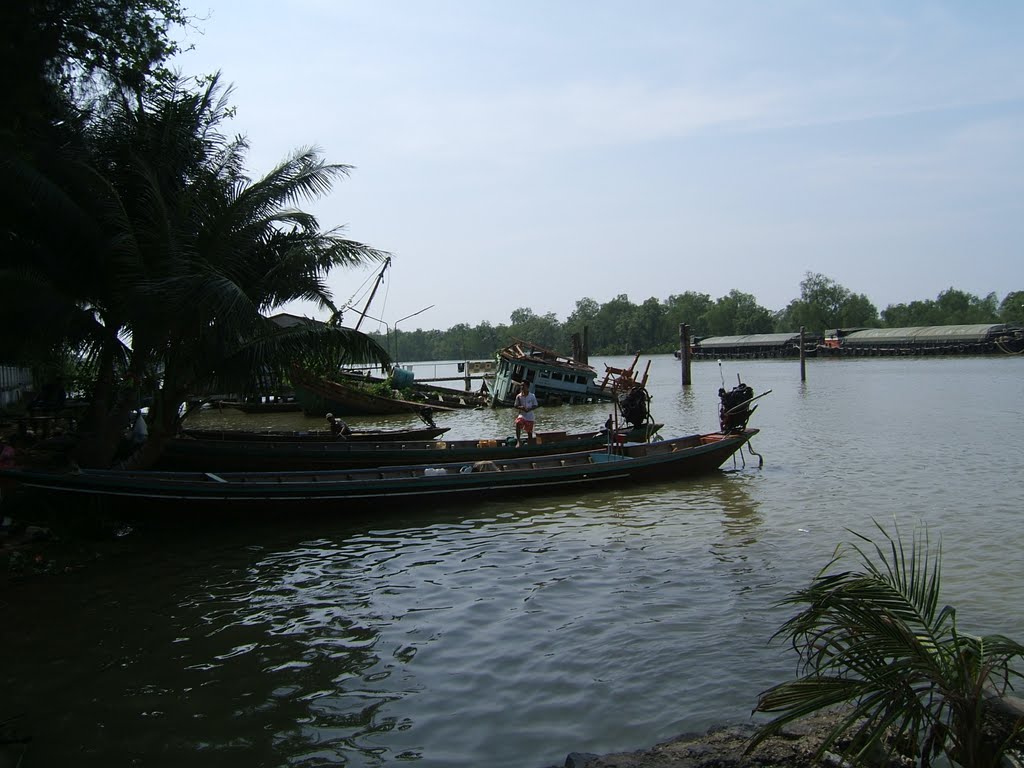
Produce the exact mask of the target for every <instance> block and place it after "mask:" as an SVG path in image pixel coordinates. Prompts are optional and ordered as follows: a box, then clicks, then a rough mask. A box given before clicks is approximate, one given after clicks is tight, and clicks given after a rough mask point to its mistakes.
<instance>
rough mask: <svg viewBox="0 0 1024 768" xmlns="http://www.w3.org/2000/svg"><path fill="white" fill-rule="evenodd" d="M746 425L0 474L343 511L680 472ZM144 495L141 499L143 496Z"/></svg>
mask: <svg viewBox="0 0 1024 768" xmlns="http://www.w3.org/2000/svg"><path fill="white" fill-rule="evenodd" d="M757 432H758V430H756V429H747V430H743V431H742V432H736V433H732V434H723V433H711V434H706V435H692V436H689V437H684V438H676V439H674V440H663V441H658V442H654V443H646V444H634V445H631V444H625V445H622V446H620V447H618V448H616V449H614V450H610V451H609V450H606V451H591V452H584V453H569V454H556V455H551V456H544V457H531V458H520V459H509V460H507V461H496V462H483V463H482V464H480V465H474V464H468V463H467V464H461V463H449V464H444V465H439V466H436V467H431V466H427V465H424V464H416V465H406V466H396V467H380V468H376V469H369V470H353V471H335V472H322V473H309V472H286V473H253V472H249V473H223V474H221V473H212V472H153V471H150V472H125V471H116V470H106V471H104V470H93V471H88V470H81V471H78V472H76V473H59V474H58V473H51V472H32V471H25V470H0V480H13V481H16V482H17V483H19V484H20V485H21V486H23V487H25V488H27V489H30V490H35V491H37V492H44V493H48V494H58V495H63V496H79V497H94V498H99V499H102V500H104V501H109V502H111V503H114V502H128V503H129V504H130V505H131V508H132V509H135V510H136V511H137V512H138V511H140V510H141V514H143V515H150V514H152V510H153V505H155V504H168V505H170V506H171V508H172V509H173V510H174V512H175V514H176V515H180V514H187V513H189V512H198V511H200V510H208V509H226V508H229V507H240V508H242V509H245V510H257V509H263V510H272V511H277V510H281V509H283V508H285V507H288V506H291V505H299V506H301V507H302V508H303V509H307V510H308V509H311V508H313V507H314V506H315V508H317V509H318V510H322V511H324V512H329V513H335V514H342V515H344V514H346V513H348V512H351V511H353V510H355V509H357V508H359V507H360V506H361V505H364V504H369V505H370V508H372V509H376V510H379V509H381V508H382V506H399V507H401V508H403V509H405V510H408V509H409V506H408V505H409V504H410V503H413V502H415V503H417V504H432V503H442V502H443V503H449V502H462V501H479V500H483V499H488V498H493V497H498V496H502V495H515V496H522V495H526V494H530V495H535V494H546V493H556V492H563V491H573V490H579V489H584V488H596V487H605V486H613V485H622V484H625V485H628V484H631V483H641V482H650V481H659V480H680V479H683V478H687V477H692V476H694V475H700V474H706V473H709V472H713V471H715V470H717V469H718V468H719V467H720V466H721V465H722V464H723V463H724V462H725V461H726V460H727V459H728V458H729V457H730V456H732V455H733V454H735V453H736V452H737V451H740V449H741V448H742V447H743V446H744V445H745V444H746V443H747V442H748V441H749V440H750V438H751V437H753V435H755V434H757ZM143 502H144V503H143Z"/></svg>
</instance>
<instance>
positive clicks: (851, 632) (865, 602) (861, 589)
mask: <svg viewBox="0 0 1024 768" xmlns="http://www.w3.org/2000/svg"><path fill="white" fill-rule="evenodd" d="M875 525H876V527H877V528H878V531H879V532H880V534H881V538H880V539H879V540H878V541H877V542H876V541H875V540H872V539H870V538H868V537H866V536H863V535H861V534H858V533H856V532H853V531H851V533H852V534H853V535H854V536H855V537H856V538H857V539H858V540H859V542H857V543H853V544H850V545H848V546H847V547H842V546H841V547H839V548H837V550H836V554H835V556H834V557H833V559H832V561H831V562H829V564H828V565H827V566H826V567H825V568H824V569H823V570H822V571H821V572H820V573H819V574H818V576H817V577H815V579H814V580H813V581H812V582H811V584H810V586H809V587H807V588H805V589H801V590H798V591H796V592H794V593H792V594H791V595H790V596H789V597H787V598H786V599H785V600H784V601H783V603H782V605H783V606H802V607H803V609H802V610H801V611H800V612H799V613H798V614H797V615H796V616H794V617H793V618H791V619H790V620H789V621H787V622H786V623H785V624H784V625H783V626H782V627H781V628H780V629H779V631H778V632H777V633H776V637H779V636H781V637H784V638H786V639H788V641H789V642H790V644H791V645H792V647H793V649H794V650H795V651H796V652H797V653H798V655H799V657H800V661H801V667H802V671H803V675H802V676H801V677H799V678H798V679H796V680H793V681H789V682H785V683H782V684H780V685H777V686H775V687H773V688H770V689H768V690H767V691H765V692H763V693H762V694H761V696H760V698H759V700H758V703H757V707H756V709H755V711H758V712H777V713H781V714H780V715H779V716H778V717H776V718H775V719H774V720H772V721H771V722H770V723H768V724H767V725H765V726H764V727H762V728H761V729H760V730H759V731H758V733H757V734H756V735H755V737H754V739H752V741H751V743H750V745H749V748H750V749H752V748H753V747H754V746H756V745H757V744H758V743H760V742H761V741H763V740H764V739H765V738H767V737H768V736H770V735H772V734H775V733H777V732H778V731H779V730H780V728H781V727H782V726H783V725H784V724H786V723H789V722H792V721H794V720H798V719H800V718H802V717H805V716H807V715H809V714H812V713H814V712H817V711H819V710H825V709H830V708H833V707H836V706H838V705H849V708H848V709H847V710H845V711H844V719H843V721H842V722H841V724H840V725H839V726H837V728H836V729H835V730H834V731H833V732H832V733H831V734H830V735H829V737H828V738H827V739H826V741H825V742H824V744H822V746H821V750H822V751H824V750H826V749H830V748H833V747H834V745H835V743H836V741H837V739H838V738H839V737H840V736H842V735H844V734H845V733H850V732H852V733H853V734H854V738H853V740H852V741H851V742H850V746H849V747H848V748H847V752H848V754H849V756H850V757H852V758H853V759H854V760H855V761H858V760H860V759H862V758H863V757H864V756H865V755H866V754H867V753H868V752H869V751H871V750H876V749H878V748H879V747H880V746H882V745H884V744H898V745H900V748H901V749H902V750H903V751H905V752H906V753H909V754H910V755H911V756H913V757H920V759H921V764H922V766H925V765H928V764H929V762H930V760H931V758H932V757H933V756H935V755H937V754H940V753H945V754H946V755H947V756H948V757H949V758H950V759H951V760H952V761H954V762H955V763H958V764H959V765H961V766H964V768H995V766H997V765H999V762H1000V759H1001V757H1002V755H1003V754H1004V752H1005V751H1006V750H1007V749H1009V748H1010V747H1011V745H1014V744H1015V742H1016V738H1017V736H1018V735H1019V734H1020V729H1021V723H1020V722H1017V723H1010V724H1009V725H1007V723H1006V722H1005V721H1004V720H1003V718H1002V717H1000V716H999V715H998V714H997V713H996V712H995V711H994V710H993V708H992V707H991V706H990V705H989V704H987V703H986V697H987V695H988V694H989V693H996V694H1000V693H1003V692H1004V691H1005V690H1006V689H1007V688H1008V687H1009V681H1010V679H1011V677H1019V675H1018V674H1017V673H1016V672H1015V671H1014V670H1013V668H1012V667H1011V662H1012V661H1013V660H1014V659H1018V658H1020V657H1021V656H1024V646H1021V645H1020V644H1018V643H1016V642H1014V641H1012V640H1009V639H1008V638H1006V637H1003V636H1001V635H987V636H983V637H979V636H973V635H968V634H964V633H963V632H961V630H960V628H959V627H958V625H957V615H956V610H955V609H954V608H952V607H951V606H948V605H945V606H944V605H942V604H941V603H940V600H939V587H940V576H941V547H936V548H935V549H934V550H933V549H932V548H931V547H930V545H929V540H928V536H927V530H926V529H924V528H922V529H919V530H918V531H917V532H915V535H914V536H913V538H912V541H911V543H910V545H909V547H908V546H907V545H905V544H904V542H903V540H902V539H901V537H900V535H899V530H898V528H897V529H896V532H895V536H890V535H889V534H888V533H887V532H886V531H885V530H884V529H883V528H882V527H881V526H879V525H878V524H877V523H876V524H875ZM850 553H852V554H854V555H855V556H856V557H857V558H858V559H859V561H860V568H859V569H857V570H839V566H840V561H841V559H842V558H843V557H844V556H845V555H847V554H850Z"/></svg>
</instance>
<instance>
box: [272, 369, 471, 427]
mask: <svg viewBox="0 0 1024 768" xmlns="http://www.w3.org/2000/svg"><path fill="white" fill-rule="evenodd" d="M291 377H292V386H294V387H295V397H296V398H297V399H298V401H299V402H300V403H301V404H302V410H303V411H304V412H305V413H306V415H307V416H324V415H326V414H328V413H333V414H335V415H336V416H383V415H387V414H392V413H422V412H423V411H425V410H429V411H454V410H458V409H457V408H455V407H454V406H452V405H448V404H445V403H444V402H443V400H441V399H437V400H423V401H418V402H414V401H412V400H402V399H400V398H397V397H381V396H380V395H375V394H373V393H372V392H368V391H366V390H365V389H363V388H362V387H360V386H358V385H357V384H348V383H344V382H341V381H331V380H329V379H324V378H320V377H318V376H314V375H312V374H310V373H307V372H305V371H300V370H293V371H292V374H291Z"/></svg>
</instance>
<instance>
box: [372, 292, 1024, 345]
mask: <svg viewBox="0 0 1024 768" xmlns="http://www.w3.org/2000/svg"><path fill="white" fill-rule="evenodd" d="M682 323H686V324H687V325H689V326H690V334H691V337H693V336H696V337H707V336H736V335H744V334H751V333H795V332H797V331H799V330H800V328H801V327H803V328H804V329H805V330H806V332H807V333H808V334H810V335H823V334H824V332H825V331H827V330H830V329H834V328H906V327H910V326H929V325H965V324H986V323H1024V291H1011V292H1010V293H1008V294H1007V295H1006V296H1005V297H1004V298H1003V300H1002V301H1000V300H999V299H998V297H997V296H996V294H995V293H990V294H988V295H987V296H985V297H984V298H980V297H978V296H975V295H973V294H970V293H967V292H965V291H961V290H958V289H956V288H952V287H951V288H949V289H948V290H945V291H942V292H941V293H939V295H938V296H937V297H936V298H935V299H924V300H920V301H912V302H910V303H909V304H894V305H890V306H888V307H886V308H885V309H883V310H882V311H881V312H879V311H878V309H877V308H876V307H875V305H874V304H873V303H872V302H871V301H870V300H869V299H868V298H867V297H866V296H864V295H863V294H858V293H853V292H851V291H849V290H848V289H846V288H844V287H843V286H842V285H840V284H839V283H837V282H836V281H834V280H832V279H831V278H829V277H826V276H825V275H822V274H818V273H814V272H808V273H807V275H806V277H805V278H804V280H803V281H801V283H800V297H799V298H796V299H793V300H792V301H791V302H790V303H789V304H788V305H786V307H785V308H784V309H782V310H780V311H778V312H772V311H771V310H769V309H766V308H765V307H762V306H760V305H759V304H758V303H757V299H756V298H755V297H754V296H752V295H751V294H749V293H743V292H741V291H737V290H733V291H730V292H729V294H728V295H726V296H722V297H721V298H718V299H712V298H711V297H710V296H709V295H708V294H706V293H698V292H694V291H687V292H686V293H682V294H673V295H671V296H669V297H668V298H667V299H664V300H659V299H655V298H649V299H647V300H646V301H644V302H643V303H641V304H634V303H633V302H632V301H630V300H629V298H628V297H627V296H626V295H625V294H620V295H619V296H616V297H615V298H614V299H612V300H611V301H608V302H605V303H604V304H599V303H598V302H596V301H595V300H594V299H590V298H583V299H580V300H578V301H577V302H576V308H575V310H574V311H573V312H572V313H571V314H570V315H569V317H568V318H567V319H566V320H565V322H564V323H563V322H560V321H559V320H558V318H557V317H556V316H555V314H554V313H547V314H544V315H538V314H536V313H535V312H534V311H533V310H532V309H529V308H525V307H524V308H520V309H517V310H515V311H514V312H513V313H512V315H511V317H510V322H509V323H508V324H499V325H492V324H491V323H488V322H483V323H480V324H479V325H476V326H470V325H469V324H467V323H460V324H458V325H455V326H452V327H451V328H449V329H448V330H446V331H440V330H423V329H417V330H415V331H401V332H400V333H397V334H395V333H389V334H374V333H371V334H370V335H371V336H373V337H374V338H375V339H377V341H378V342H379V343H380V344H381V345H382V346H383V347H385V348H386V349H387V350H388V351H389V352H390V353H391V355H392V357H393V358H394V359H395V360H396V361H398V362H412V361H420V360H477V359H489V358H491V357H493V355H494V354H495V352H496V351H497V350H499V349H501V348H502V347H504V346H506V345H507V344H509V343H510V342H511V340H512V339H520V340H523V341H529V342H532V343H534V344H539V345H540V346H543V347H547V348H548V349H551V350H554V351H556V352H558V353H560V354H570V353H571V351H572V342H571V339H572V335H573V334H575V333H579V334H582V333H583V329H584V328H586V329H587V341H588V345H589V351H590V354H592V355H622V354H632V353H635V352H638V351H640V352H643V353H645V354H658V353H666V352H672V351H674V350H676V349H678V347H679V326H680V324H682Z"/></svg>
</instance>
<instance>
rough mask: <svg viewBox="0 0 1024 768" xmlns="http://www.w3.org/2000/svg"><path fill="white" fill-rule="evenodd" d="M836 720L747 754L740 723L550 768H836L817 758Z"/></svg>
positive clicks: (813, 722)
mask: <svg viewBox="0 0 1024 768" xmlns="http://www.w3.org/2000/svg"><path fill="white" fill-rule="evenodd" d="M838 717H839V716H838V714H836V713H826V714H821V715H816V716H813V717H809V718H806V719H805V720H803V721H801V722H799V723H794V724H792V725H790V726H788V727H787V728H785V729H783V731H782V732H781V733H780V734H779V735H777V736H774V737H772V738H769V739H767V740H765V741H764V742H762V743H761V744H760V745H758V747H757V749H755V750H753V751H752V752H751V753H750V754H744V750H745V749H746V746H747V742H748V740H749V739H750V737H751V736H752V735H753V734H754V731H755V730H756V729H755V726H754V725H752V724H742V725H729V726H722V727H718V728H712V729H711V730H709V731H708V732H707V733H704V734H684V735H682V736H677V737H676V738H674V739H671V740H669V741H666V742H663V743H661V744H657V745H655V746H653V747H651V748H650V749H643V750H638V751H636V752H618V753H614V754H608V755H595V754H590V753H586V752H572V753H570V754H569V756H568V757H566V759H565V762H564V763H563V764H562V765H561V766H549V768H562V766H564V768H782V767H784V768H840V767H841V766H846V765H847V763H846V761H844V760H843V758H841V757H840V756H839V755H838V754H837V753H834V752H828V751H826V752H824V753H823V754H822V756H821V757H816V753H817V751H818V748H819V747H820V746H821V744H822V742H823V741H824V739H825V736H826V734H827V733H828V732H829V731H830V730H831V729H832V728H833V727H834V726H835V724H836V723H837V721H838ZM888 765H890V766H893V767H896V766H900V767H901V768H905V767H906V766H912V765H913V761H911V760H906V759H894V760H892V761H889V762H888Z"/></svg>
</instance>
